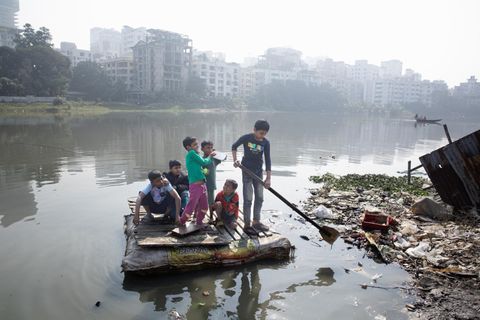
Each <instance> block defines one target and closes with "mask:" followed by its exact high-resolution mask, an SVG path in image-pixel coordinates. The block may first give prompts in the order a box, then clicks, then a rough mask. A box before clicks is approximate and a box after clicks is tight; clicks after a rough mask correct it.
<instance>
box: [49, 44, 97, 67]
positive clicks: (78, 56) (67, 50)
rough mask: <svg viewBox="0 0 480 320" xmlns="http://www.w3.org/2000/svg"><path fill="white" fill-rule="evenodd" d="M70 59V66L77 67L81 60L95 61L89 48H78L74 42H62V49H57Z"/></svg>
mask: <svg viewBox="0 0 480 320" xmlns="http://www.w3.org/2000/svg"><path fill="white" fill-rule="evenodd" d="M56 50H57V51H59V52H60V53H61V54H63V55H64V56H66V57H67V58H68V59H69V60H70V66H71V67H72V68H74V67H76V66H77V64H78V63H79V62H85V61H93V58H92V54H91V53H90V51H89V50H83V49H78V48H77V45H76V44H75V43H73V42H61V43H60V49H56Z"/></svg>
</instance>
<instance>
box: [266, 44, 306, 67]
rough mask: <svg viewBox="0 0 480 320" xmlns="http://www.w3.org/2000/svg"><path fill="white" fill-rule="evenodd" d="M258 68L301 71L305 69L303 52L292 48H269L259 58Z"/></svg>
mask: <svg viewBox="0 0 480 320" xmlns="http://www.w3.org/2000/svg"><path fill="white" fill-rule="evenodd" d="M258 67H260V68H265V69H276V70H283V71H293V70H300V69H301V68H302V67H303V62H302V52H301V51H298V50H295V49H292V48H283V47H277V48H269V49H267V50H266V51H265V54H264V55H263V56H260V57H259V61H258Z"/></svg>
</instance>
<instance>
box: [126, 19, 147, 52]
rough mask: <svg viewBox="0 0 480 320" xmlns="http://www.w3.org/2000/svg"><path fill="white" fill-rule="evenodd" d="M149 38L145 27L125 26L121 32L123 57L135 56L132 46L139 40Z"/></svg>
mask: <svg viewBox="0 0 480 320" xmlns="http://www.w3.org/2000/svg"><path fill="white" fill-rule="evenodd" d="M146 40H147V29H146V28H144V27H140V28H132V27H129V26H123V28H122V34H121V41H122V43H121V51H120V56H121V57H130V58H131V57H133V50H132V48H133V47H134V46H135V45H136V44H137V43H138V42H139V41H146Z"/></svg>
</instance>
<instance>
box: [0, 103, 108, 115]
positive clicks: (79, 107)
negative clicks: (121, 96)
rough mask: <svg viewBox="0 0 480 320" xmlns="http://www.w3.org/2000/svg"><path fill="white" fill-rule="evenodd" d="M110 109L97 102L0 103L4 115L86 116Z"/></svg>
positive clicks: (0, 110)
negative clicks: (54, 103)
mask: <svg viewBox="0 0 480 320" xmlns="http://www.w3.org/2000/svg"><path fill="white" fill-rule="evenodd" d="M110 111H111V110H110V109H109V108H107V107H104V106H101V105H98V104H82V103H68V104H62V105H52V104H49V103H0V115H4V116H42V115H43V116H45V115H73V116H83V115H85V116H87V115H101V114H105V113H108V112H110Z"/></svg>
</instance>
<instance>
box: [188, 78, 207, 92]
mask: <svg viewBox="0 0 480 320" xmlns="http://www.w3.org/2000/svg"><path fill="white" fill-rule="evenodd" d="M185 91H186V93H187V94H190V95H193V96H197V97H202V98H203V97H204V96H205V94H206V92H207V85H206V83H205V80H203V79H202V78H199V77H196V76H193V75H192V76H190V77H189V78H188V82H187V85H186V88H185Z"/></svg>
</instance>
